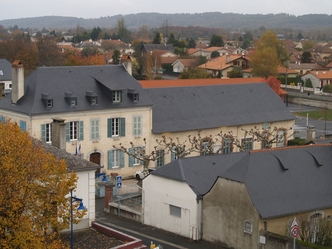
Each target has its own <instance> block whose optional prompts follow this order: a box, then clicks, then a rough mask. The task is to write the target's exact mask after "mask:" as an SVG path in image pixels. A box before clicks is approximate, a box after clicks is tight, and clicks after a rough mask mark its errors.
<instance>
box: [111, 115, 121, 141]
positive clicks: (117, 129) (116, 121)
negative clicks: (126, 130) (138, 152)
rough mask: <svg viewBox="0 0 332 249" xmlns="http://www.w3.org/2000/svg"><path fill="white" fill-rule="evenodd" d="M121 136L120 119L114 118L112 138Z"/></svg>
mask: <svg viewBox="0 0 332 249" xmlns="http://www.w3.org/2000/svg"><path fill="white" fill-rule="evenodd" d="M119 134H120V119H119V118H113V119H112V137H116V136H119Z"/></svg>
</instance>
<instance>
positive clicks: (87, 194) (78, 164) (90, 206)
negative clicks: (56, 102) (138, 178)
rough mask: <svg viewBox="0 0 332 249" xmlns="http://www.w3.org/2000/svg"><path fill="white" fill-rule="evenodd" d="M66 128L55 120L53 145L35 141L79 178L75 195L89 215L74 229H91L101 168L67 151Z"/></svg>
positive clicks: (53, 122)
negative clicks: (96, 182) (98, 175)
mask: <svg viewBox="0 0 332 249" xmlns="http://www.w3.org/2000/svg"><path fill="white" fill-rule="evenodd" d="M65 127H66V126H65V123H64V120H60V119H54V120H53V121H52V131H53V132H52V135H53V137H54V139H53V141H52V145H51V144H49V143H45V142H42V141H40V140H37V139H35V140H34V141H35V143H37V144H40V145H41V146H42V147H43V148H44V149H45V150H46V151H47V152H49V153H52V154H53V155H54V156H55V157H56V158H57V159H58V160H65V162H66V164H67V168H68V173H71V172H75V173H76V175H77V176H78V179H77V185H76V189H75V190H74V195H75V196H77V197H79V198H82V199H83V204H84V206H85V207H86V209H87V214H86V215H85V216H84V217H83V218H82V219H81V220H80V222H79V223H78V224H74V229H83V228H89V227H91V225H92V222H94V221H95V206H96V205H95V171H96V170H98V169H99V168H100V166H99V165H97V164H95V163H93V162H90V161H88V160H84V159H82V158H81V157H79V156H76V155H73V154H72V153H69V152H67V151H66V148H65V145H66V141H65V139H66V138H65V134H66V133H65ZM61 135H63V136H61Z"/></svg>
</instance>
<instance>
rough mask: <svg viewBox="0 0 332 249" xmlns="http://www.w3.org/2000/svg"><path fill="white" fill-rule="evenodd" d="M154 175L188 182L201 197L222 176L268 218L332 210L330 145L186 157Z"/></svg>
mask: <svg viewBox="0 0 332 249" xmlns="http://www.w3.org/2000/svg"><path fill="white" fill-rule="evenodd" d="M151 174H152V175H157V176H160V177H164V178H168V179H172V180H176V181H182V182H185V183H187V184H188V185H189V186H190V187H191V188H192V190H193V191H194V193H195V194H196V195H198V196H204V195H205V194H207V193H208V192H209V191H210V189H211V188H212V187H213V185H214V183H215V182H216V180H217V179H218V177H223V178H227V179H230V180H234V181H238V182H242V183H244V184H245V186H246V188H247V190H248V193H249V195H250V198H251V201H252V203H253V205H254V207H255V208H256V210H257V211H258V213H259V214H260V215H261V216H262V218H266V219H268V218H273V217H280V216H284V215H289V214H292V213H297V212H305V211H312V210H316V209H323V208H328V207H332V188H331V178H332V146H331V145H313V146H303V147H286V148H283V149H271V150H263V151H250V152H239V153H231V154H221V155H212V156H201V157H188V158H183V159H178V160H176V161H173V162H171V163H170V164H167V165H164V166H162V167H160V168H158V169H157V170H155V171H153V172H152V173H151ZM220 198H222V196H221V197H220Z"/></svg>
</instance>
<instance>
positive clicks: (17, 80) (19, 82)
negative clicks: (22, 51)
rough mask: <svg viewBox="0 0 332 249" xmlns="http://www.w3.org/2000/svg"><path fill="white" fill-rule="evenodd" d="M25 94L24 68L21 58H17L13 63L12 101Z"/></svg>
mask: <svg viewBox="0 0 332 249" xmlns="http://www.w3.org/2000/svg"><path fill="white" fill-rule="evenodd" d="M23 95H24V68H23V64H22V62H21V61H20V60H15V61H14V62H13V64H12V103H13V104H17V101H18V100H19V99H20V98H21V97H23Z"/></svg>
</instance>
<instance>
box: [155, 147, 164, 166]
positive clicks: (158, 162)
mask: <svg viewBox="0 0 332 249" xmlns="http://www.w3.org/2000/svg"><path fill="white" fill-rule="evenodd" d="M164 154H165V153H164V150H158V152H157V160H156V167H157V168H158V167H161V166H163V165H164V164H165V155H164Z"/></svg>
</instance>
